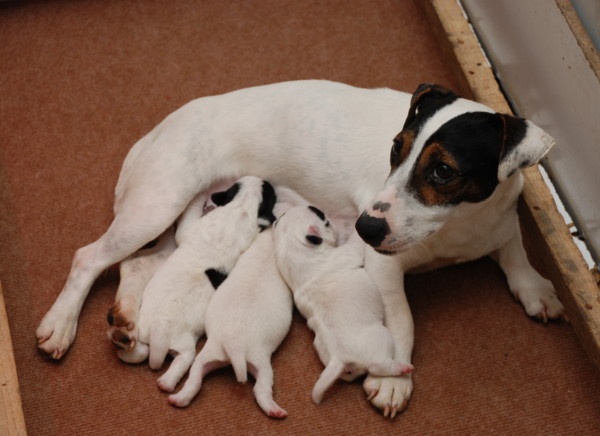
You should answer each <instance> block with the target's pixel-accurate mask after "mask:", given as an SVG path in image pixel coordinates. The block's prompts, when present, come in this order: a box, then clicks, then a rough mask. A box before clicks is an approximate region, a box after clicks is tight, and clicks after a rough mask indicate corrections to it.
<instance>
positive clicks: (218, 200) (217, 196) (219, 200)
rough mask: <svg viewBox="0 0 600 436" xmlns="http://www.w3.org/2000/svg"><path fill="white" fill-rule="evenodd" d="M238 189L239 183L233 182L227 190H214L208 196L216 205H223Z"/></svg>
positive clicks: (233, 196)
mask: <svg viewBox="0 0 600 436" xmlns="http://www.w3.org/2000/svg"><path fill="white" fill-rule="evenodd" d="M239 190H240V184H239V183H234V184H233V185H232V186H231V188H229V189H228V190H227V191H221V192H215V193H214V194H212V195H211V196H210V198H211V200H212V201H213V203H214V204H216V205H217V206H225V205H226V204H227V203H229V202H230V201H231V200H233V199H234V198H235V196H236V195H237V193H238V192H239Z"/></svg>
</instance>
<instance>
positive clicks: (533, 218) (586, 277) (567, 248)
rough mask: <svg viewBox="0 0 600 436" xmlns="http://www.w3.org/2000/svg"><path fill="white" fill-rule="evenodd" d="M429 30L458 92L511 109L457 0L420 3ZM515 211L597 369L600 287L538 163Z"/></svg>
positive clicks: (501, 109)
mask: <svg viewBox="0 0 600 436" xmlns="http://www.w3.org/2000/svg"><path fill="white" fill-rule="evenodd" d="M421 6H422V8H423V10H424V12H425V15H426V17H427V20H428V22H429V24H430V25H431V29H432V32H433V33H434V35H435V36H436V37H437V39H438V41H440V43H441V45H442V48H443V50H444V51H445V52H446V54H447V57H448V60H449V61H450V62H451V63H452V66H453V69H454V70H455V73H456V76H457V78H458V79H459V83H460V87H461V89H460V91H461V92H462V93H463V95H465V96H466V97H468V98H472V99H474V100H477V101H479V102H481V103H483V104H485V105H487V106H490V107H492V108H493V109H495V110H497V111H498V112H503V113H512V111H511V109H510V106H509V104H508V103H507V101H506V99H505V97H504V95H503V93H502V91H501V90H500V87H499V85H498V83H497V81H496V78H495V76H494V73H493V71H492V68H491V66H490V65H489V62H488V60H487V58H486V56H485V54H484V52H483V49H482V47H481V45H480V44H479V40H478V39H477V36H476V35H475V33H474V31H473V29H472V27H471V25H470V23H469V21H468V18H467V16H466V14H465V12H464V10H463V8H462V6H461V4H460V3H459V2H458V0H455V1H451V0H426V1H424V2H421ZM524 176H525V186H524V188H523V194H522V196H521V201H520V205H519V206H520V207H519V215H520V219H521V225H522V226H523V228H524V232H525V233H526V234H527V237H528V238H529V239H530V240H531V241H532V243H533V245H535V246H536V248H537V249H536V253H539V254H541V256H542V257H544V258H543V259H541V262H542V263H543V264H544V265H545V266H546V271H545V272H546V273H547V274H548V275H549V276H550V278H551V280H552V282H553V284H554V286H555V287H556V290H557V292H558V296H559V298H560V299H561V301H562V303H563V304H564V305H565V307H566V311H567V315H568V317H569V319H570V321H571V323H572V325H573V329H574V331H575V334H576V335H577V337H578V339H579V341H580V342H581V344H582V346H583V347H584V349H585V351H586V352H587V354H588V355H589V356H590V358H591V359H592V361H593V362H594V364H595V365H596V366H597V367H598V368H600V290H599V289H598V284H597V283H596V280H595V278H594V276H593V274H592V271H590V270H589V269H588V267H587V264H586V263H585V261H584V259H583V256H582V254H581V252H580V251H579V249H578V248H577V247H576V245H575V243H574V242H573V239H572V237H571V234H570V232H569V229H568V227H567V225H566V224H565V223H564V220H563V218H562V216H561V215H560V213H559V212H558V210H557V208H556V204H555V203H554V199H553V198H552V195H551V194H550V192H549V190H548V187H547V186H546V184H545V183H544V181H543V179H542V176H541V174H540V171H539V169H538V168H537V167H532V168H528V169H527V170H525V171H524Z"/></svg>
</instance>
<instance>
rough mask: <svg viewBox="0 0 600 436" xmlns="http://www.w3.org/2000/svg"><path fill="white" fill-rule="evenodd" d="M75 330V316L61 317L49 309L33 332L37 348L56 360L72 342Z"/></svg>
mask: <svg viewBox="0 0 600 436" xmlns="http://www.w3.org/2000/svg"><path fill="white" fill-rule="evenodd" d="M76 332H77V318H75V319H71V318H70V317H61V316H60V315H55V314H54V313H53V312H52V310H50V312H48V313H47V314H46V316H44V318H43V319H42V322H41V323H40V325H39V327H38V328H37V330H36V332H35V335H36V337H37V344H38V348H39V349H40V350H41V351H42V352H43V353H45V354H46V355H47V356H48V357H50V358H52V359H56V360H58V359H60V358H61V357H63V356H64V354H65V353H66V352H67V350H68V349H69V347H70V346H71V344H72V343H73V340H74V339H75V334H76Z"/></svg>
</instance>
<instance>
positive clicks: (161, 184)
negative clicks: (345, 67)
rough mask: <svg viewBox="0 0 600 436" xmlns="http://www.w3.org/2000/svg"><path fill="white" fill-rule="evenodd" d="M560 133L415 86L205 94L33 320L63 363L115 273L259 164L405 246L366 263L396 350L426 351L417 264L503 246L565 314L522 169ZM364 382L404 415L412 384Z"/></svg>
mask: <svg viewBox="0 0 600 436" xmlns="http://www.w3.org/2000/svg"><path fill="white" fill-rule="evenodd" d="M403 120H405V122H404V128H403V129H402V132H400V134H398V131H399V130H400V129H401V124H402V122H403ZM394 138H395V139H394ZM392 139H394V142H393V145H392V147H391V156H390V144H391V142H392ZM552 144H553V140H552V138H550V137H549V136H548V135H547V134H545V133H544V132H543V131H542V130H541V129H540V128H539V127H537V126H535V125H534V124H532V123H531V122H528V121H525V120H522V119H519V118H514V117H511V116H507V115H501V114H497V113H494V111H492V110H491V109H490V108H488V107H486V106H483V105H481V104H479V103H475V102H473V101H469V100H465V99H461V98H458V97H457V96H456V95H455V94H453V93H451V92H449V91H447V90H444V89H442V88H440V87H438V86H432V85H422V86H420V87H419V88H418V89H417V91H416V92H415V93H414V95H413V96H412V97H411V95H410V94H406V93H403V92H397V91H393V90H390V89H360V88H355V87H352V86H348V85H344V84H340V83H334V82H328V81H297V82H285V83H279V84H274V85H267V86H260V87H254V88H248V89H242V90H239V91H234V92H231V93H228V94H223V95H220V96H213V97H205V98H201V99H198V100H194V101H192V102H190V103H188V104H186V105H185V106H183V107H182V108H180V109H179V110H177V111H175V112H174V113H172V114H171V115H169V116H168V117H167V118H166V119H165V120H164V121H163V122H161V123H160V124H159V125H158V126H157V127H155V128H154V129H153V130H152V131H151V132H150V133H149V134H148V135H146V136H145V137H144V138H142V139H141V140H140V141H139V142H138V143H137V144H135V145H134V146H133V148H132V149H131V151H130V152H129V154H128V156H127V157H126V159H125V162H124V164H123V168H122V170H121V174H120V177H119V182H118V183H117V188H116V200H115V218H114V220H113V222H112V224H111V225H110V227H109V228H108V230H107V232H106V233H105V234H104V235H102V236H101V237H100V238H99V239H98V240H97V241H96V242H94V243H92V244H90V245H88V246H86V247H83V248H81V249H79V250H78V251H77V253H76V254H75V258H74V260H73V265H72V268H71V272H70V274H69V277H68V279H67V282H66V284H65V287H64V288H63V290H62V291H61V293H60V295H59V296H58V298H57V300H56V302H55V303H54V305H53V306H52V308H51V309H50V310H49V311H48V313H47V314H46V315H45V316H44V318H43V319H42V321H41V323H40V326H39V327H38V329H37V331H36V335H37V340H38V346H39V348H40V349H41V350H42V351H43V352H45V353H47V354H48V355H49V356H50V357H52V358H54V359H60V358H61V357H62V356H63V355H64V353H65V352H66V351H67V350H68V348H69V346H70V345H71V343H72V342H73V339H74V337H75V333H76V329H77V320H78V317H79V313H80V311H81V307H82V305H83V303H84V301H85V298H86V297H87V295H88V292H89V289H90V287H91V285H92V283H93V282H94V280H95V279H96V277H97V276H98V275H99V274H100V273H101V272H102V271H103V270H104V269H106V268H107V267H109V266H110V265H112V264H115V263H117V262H119V261H121V260H122V259H124V258H126V257H127V256H129V255H130V254H132V253H133V252H135V251H136V250H138V249H139V248H140V247H143V246H144V245H145V244H146V243H148V242H149V241H151V240H153V239H155V238H156V237H157V236H159V235H160V234H161V233H163V232H164V231H165V229H167V228H168V227H169V226H170V225H171V224H172V223H173V222H174V221H175V220H176V219H177V217H178V216H179V215H180V214H181V213H182V212H183V210H184V209H185V208H186V207H187V205H188V204H189V203H190V201H192V199H193V198H194V197H195V196H196V195H198V193H201V192H210V189H211V186H213V185H214V184H216V183H220V182H223V181H224V180H234V179H236V178H238V177H241V176H243V175H247V174H251V175H255V176H258V177H262V178H264V179H267V180H269V181H271V182H272V183H274V184H276V185H277V184H283V185H287V186H289V187H290V188H292V189H294V190H296V191H298V192H299V193H300V194H301V195H303V196H304V197H306V198H307V199H308V200H309V201H310V202H311V203H312V204H315V205H317V206H318V207H319V208H321V209H323V210H324V211H325V212H326V213H327V214H328V215H330V216H331V215H346V216H348V217H349V218H352V217H356V216H358V214H359V213H360V212H359V211H363V210H364V211H365V213H364V214H363V215H362V217H361V218H360V220H359V222H357V227H358V230H359V233H360V234H361V236H363V237H364V239H365V240H366V241H367V242H369V244H370V245H372V246H373V247H375V248H376V249H377V250H379V251H380V252H381V253H388V254H393V253H398V255H397V256H383V255H381V254H378V253H377V252H376V251H375V250H371V249H369V250H367V252H366V259H365V268H366V269H367V271H368V272H369V275H370V276H371V277H373V279H374V280H375V282H376V285H377V287H378V289H379V290H380V292H381V295H382V298H383V301H384V307H385V319H386V326H387V327H388V328H389V329H390V331H391V333H392V335H393V337H394V343H395V356H394V357H395V358H396V359H398V360H402V361H406V362H409V361H410V356H411V352H412V346H413V325H412V318H411V315H410V310H409V307H408V304H407V301H406V297H405V294H404V287H403V277H404V273H405V272H406V271H408V270H412V269H417V268H428V267H435V266H436V265H438V264H439V263H440V262H441V263H444V264H448V263H453V262H462V261H468V260H471V259H475V258H478V257H481V256H484V255H488V254H491V255H492V257H493V258H494V259H496V260H497V261H498V263H499V265H500V267H501V268H502V270H503V271H504V273H505V274H506V276H507V279H508V284H509V287H510V289H511V291H512V292H513V293H514V294H515V295H516V296H517V297H518V298H519V299H520V300H521V302H522V303H523V305H524V306H525V310H526V311H527V313H528V314H530V315H531V316H534V317H537V318H541V319H547V318H558V317H560V316H561V315H562V314H563V307H562V305H561V304H560V302H559V301H558V300H557V298H556V294H555V292H554V289H553V287H552V285H551V284H550V283H549V282H548V281H546V280H544V279H543V278H541V277H540V275H539V274H538V273H537V272H536V271H535V270H534V269H533V268H532V267H531V265H530V263H529V261H528V259H527V256H526V254H525V251H524V249H523V244H522V240H521V234H520V230H519V223H518V217H517V213H516V201H517V197H518V195H519V193H520V190H521V186H522V183H523V179H522V175H521V173H520V171H519V170H520V168H521V167H524V166H528V165H533V164H535V163H536V162H538V161H539V160H540V159H541V158H542V157H543V156H544V154H545V153H546V152H547V151H548V149H549V148H550V147H551V146H552ZM474 151H476V152H474ZM473 152H474V153H473ZM480 157H483V160H480V159H479V158H480ZM390 162H391V169H392V170H391V172H390ZM365 387H366V389H367V393H368V394H369V398H370V399H371V402H372V403H373V404H374V405H375V406H376V407H378V408H380V409H382V410H383V412H384V414H385V415H386V416H394V415H395V414H396V413H397V411H398V410H401V409H402V408H403V407H404V406H405V405H406V403H407V401H408V399H409V397H410V395H411V392H412V380H411V378H410V376H402V377H375V376H369V377H367V380H366V381H365Z"/></svg>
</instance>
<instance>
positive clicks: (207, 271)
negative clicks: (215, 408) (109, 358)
mask: <svg viewBox="0 0 600 436" xmlns="http://www.w3.org/2000/svg"><path fill="white" fill-rule="evenodd" d="M212 200H213V202H214V203H215V204H216V205H217V206H220V207H217V208H216V209H214V210H213V211H211V212H210V213H208V214H207V215H204V216H202V217H197V218H196V219H194V218H193V217H192V218H190V216H189V214H187V211H186V214H184V216H183V217H182V220H181V223H180V224H181V225H180V226H179V227H178V230H177V234H176V240H177V245H178V246H177V249H176V250H175V251H174V252H173V253H172V254H171V255H170V256H169V258H168V259H167V260H166V262H165V263H164V264H163V265H162V266H161V267H160V268H159V269H158V270H157V271H156V273H155V274H154V276H153V277H152V279H150V281H149V283H148V285H147V286H146V289H145V290H144V294H143V297H142V305H141V308H140V315H139V332H138V335H139V337H138V340H137V341H136V342H135V346H134V347H133V349H131V350H121V351H119V357H120V358H121V359H122V360H124V361H126V362H129V363H138V362H141V361H143V360H145V359H146V358H149V365H150V367H151V368H152V369H159V368H160V367H161V366H162V364H163V362H164V359H165V357H166V355H167V353H171V354H173V355H175V359H174V360H173V362H172V363H171V365H170V367H169V369H168V370H167V371H166V372H165V373H164V374H163V375H162V376H161V377H160V378H159V379H158V384H159V386H160V387H162V388H163V389H167V390H169V389H171V390H172V386H171V385H173V386H174V383H176V381H177V380H179V379H180V378H181V377H182V376H183V374H185V372H186V371H187V370H188V369H189V367H190V365H191V364H192V361H193V359H194V356H195V354H196V342H197V341H198V339H199V337H200V336H201V335H202V334H203V333H204V319H205V312H206V307H207V306H208V303H209V301H210V299H211V297H212V295H213V294H214V290H215V288H217V287H218V286H219V285H220V284H221V282H222V281H223V280H224V279H225V277H226V276H227V274H228V273H229V271H231V269H232V268H233V266H234V264H235V262H236V261H237V259H238V257H239V256H240V254H241V253H242V252H243V251H245V250H246V249H247V248H248V247H249V246H250V244H251V243H252V242H253V241H254V239H255V237H256V235H257V234H258V233H259V231H260V230H261V229H263V228H265V227H267V226H269V225H270V224H271V223H272V222H273V221H274V219H275V217H274V215H273V212H272V211H273V206H274V203H275V193H274V190H273V187H272V186H271V185H270V184H269V183H268V182H265V181H263V180H261V179H258V178H256V177H252V176H246V177H243V178H241V179H240V180H238V181H237V182H236V183H235V184H234V185H233V186H232V187H231V188H229V189H228V190H227V191H225V192H220V193H215V194H213V195H212ZM191 210H192V211H193V210H194V209H191ZM191 213H193V212H190V214H191ZM173 380H175V382H173Z"/></svg>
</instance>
